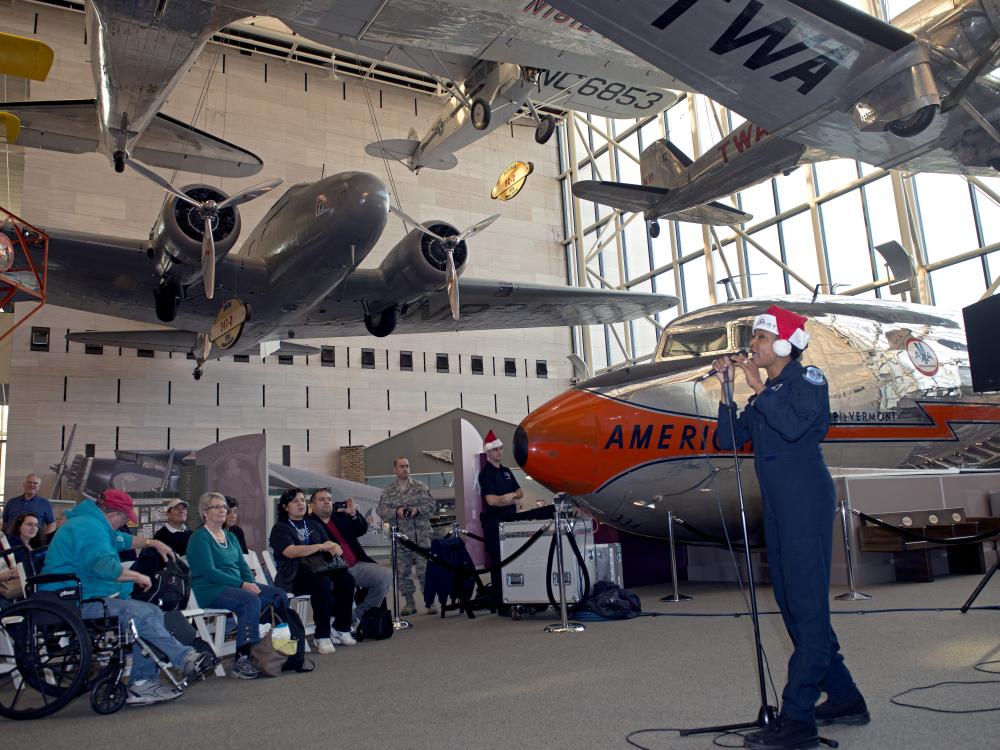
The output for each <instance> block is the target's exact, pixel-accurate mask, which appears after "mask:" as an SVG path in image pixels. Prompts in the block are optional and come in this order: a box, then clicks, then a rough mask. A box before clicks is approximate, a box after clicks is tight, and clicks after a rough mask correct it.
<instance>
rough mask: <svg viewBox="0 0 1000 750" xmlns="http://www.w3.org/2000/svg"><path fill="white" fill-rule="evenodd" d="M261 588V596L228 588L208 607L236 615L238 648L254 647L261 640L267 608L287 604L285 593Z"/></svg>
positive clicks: (262, 585) (270, 587) (261, 585)
mask: <svg viewBox="0 0 1000 750" xmlns="http://www.w3.org/2000/svg"><path fill="white" fill-rule="evenodd" d="M257 585H258V586H260V594H259V595H258V594H251V593H250V592H249V591H245V590H244V589H238V588H236V587H235V586H227V587H226V588H224V589H223V590H222V593H221V594H219V595H218V596H217V597H215V599H213V600H212V603H211V604H209V605H208V606H210V607H212V608H213V609H228V610H229V611H230V612H232V613H233V614H234V615H236V648H240V647H241V646H252V645H253V644H255V643H256V642H257V641H259V640H260V629H259V627H258V625H259V624H260V613H261V610H263V609H264V608H265V607H270V606H274V607H280V606H281V605H282V604H283V603H285V602H287V597H286V595H285V592H284V591H282V590H281V589H279V588H276V587H274V586H265V585H264V584H257Z"/></svg>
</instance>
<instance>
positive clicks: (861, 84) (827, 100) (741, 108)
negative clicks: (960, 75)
mask: <svg viewBox="0 0 1000 750" xmlns="http://www.w3.org/2000/svg"><path fill="white" fill-rule="evenodd" d="M552 4H553V5H555V6H556V7H557V8H559V9H560V10H562V11H564V12H566V13H568V14H570V15H572V16H573V17H574V18H577V19H580V20H581V21H583V22H584V23H586V24H587V25H588V26H590V27H591V28H593V29H594V30H595V31H597V32H599V33H600V34H602V35H604V36H606V37H608V38H609V39H611V40H612V41H615V42H617V43H618V44H620V45H621V46H623V47H624V48H625V49H627V50H629V51H630V52H633V53H635V54H636V55H638V56H639V57H641V58H642V59H644V60H646V61H647V62H649V63H652V64H653V65H656V66H657V67H658V68H659V69H660V70H662V71H665V72H667V73H669V74H671V75H674V76H676V77H677V78H679V79H680V80H682V81H683V82H684V83H686V84H687V85H688V86H689V87H693V88H694V89H696V90H697V91H699V92H701V93H703V94H706V95H707V96H710V97H711V98H712V99H715V100H716V101H718V102H721V103H722V104H724V105H725V106H727V107H729V108H731V109H733V110H735V111H736V112H739V113H740V114H741V115H743V116H744V117H746V118H747V119H750V120H752V121H753V122H756V123H757V124H759V125H760V126H762V127H764V128H766V129H767V130H768V131H769V132H771V133H774V134H777V135H787V134H788V133H790V132H792V131H794V130H797V129H800V128H802V127H804V126H805V125H807V124H809V123H811V122H814V121H816V120H818V119H820V118H821V117H823V116H824V115H825V114H827V113H830V112H834V111H844V110H846V109H847V108H848V107H850V106H851V105H852V104H853V103H854V102H855V101H857V100H858V99H859V98H860V97H861V96H862V95H864V94H865V93H867V92H869V91H870V90H871V89H873V88H875V87H877V86H878V85H879V84H882V83H885V82H887V81H888V80H889V79H890V78H892V77H893V76H895V75H897V74H899V73H901V72H903V71H905V70H907V69H908V68H910V67H912V66H913V65H915V64H917V63H919V62H922V61H925V60H926V59H927V57H926V55H927V52H926V50H924V49H921V48H920V46H919V45H918V44H917V43H916V41H915V40H914V37H913V36H912V35H911V34H909V33H907V32H905V31H903V30H901V29H899V28H897V27H895V26H893V25H891V24H888V23H885V22H884V21H880V20H878V19H876V18H874V17H873V16H870V15H868V14H867V13H864V12H862V11H859V10H856V9H854V8H853V7H851V6H849V5H848V4H847V3H844V2H840V1H839V0H808V2H804V1H803V0H767V2H766V3H762V2H758V0H749V2H747V3H743V2H738V3H730V2H728V0H673V2H670V1H669V0H668V2H663V1H662V0H628V1H627V2H624V1H623V0H553V3H552ZM843 155H847V154H843ZM869 160H870V159H869Z"/></svg>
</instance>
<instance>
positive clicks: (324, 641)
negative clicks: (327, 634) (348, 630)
mask: <svg viewBox="0 0 1000 750" xmlns="http://www.w3.org/2000/svg"><path fill="white" fill-rule="evenodd" d="M334 632H336V631H334ZM316 651H317V652H319V653H321V654H335V653H337V649H336V648H334V646H333V640H332V639H330V638H317V639H316Z"/></svg>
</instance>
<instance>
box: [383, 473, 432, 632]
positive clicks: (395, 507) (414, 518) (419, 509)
mask: <svg viewBox="0 0 1000 750" xmlns="http://www.w3.org/2000/svg"><path fill="white" fill-rule="evenodd" d="M392 470H393V471H394V472H395V474H396V481H395V482H393V483H392V484H391V485H389V486H388V487H386V488H385V489H384V490H383V491H382V497H381V498H379V501H378V514H379V516H380V517H381V518H382V520H383V521H389V522H390V523H392V522H393V521H394V522H395V523H396V524H397V525H398V526H399V530H400V532H401V533H403V534H406V536H407V537H409V539H410V541H412V542H413V543H414V544H418V545H420V546H421V547H430V545H431V515H433V514H434V512H435V511H436V510H437V504H436V503H435V502H434V498H433V497H431V491H430V489H428V487H427V485H426V484H424V483H423V482H421V481H419V480H416V479H410V462H409V460H408V459H406V458H397V459H396V460H395V461H393V462H392ZM397 564H398V570H399V593H400V594H402V595H403V597H404V598H405V600H406V603H405V604H404V605H403V608H402V610H401V611H400V613H399V614H400V615H413V614H416V612H417V603H416V601H414V596H413V595H414V593H415V592H416V586H415V585H414V583H413V578H412V574H413V567H414V565H416V569H417V577H418V578H419V579H420V588H421V590H422V591H424V592H425V594H426V588H425V586H424V581H425V577H426V575H427V559H426V558H425V557H422V556H421V555H418V554H417V553H415V552H413V551H411V550H409V549H407V548H406V547H404V546H403V545H399V549H398V560H397ZM425 604H426V609H425V612H426V613H427V614H429V615H433V614H436V613H437V608H436V607H433V606H432V604H433V602H427V601H426V597H425Z"/></svg>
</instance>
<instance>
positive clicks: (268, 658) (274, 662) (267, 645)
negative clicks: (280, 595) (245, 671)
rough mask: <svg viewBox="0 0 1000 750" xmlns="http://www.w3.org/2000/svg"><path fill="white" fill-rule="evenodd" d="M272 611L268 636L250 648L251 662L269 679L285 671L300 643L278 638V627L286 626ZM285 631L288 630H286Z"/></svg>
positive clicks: (294, 640)
mask: <svg viewBox="0 0 1000 750" xmlns="http://www.w3.org/2000/svg"><path fill="white" fill-rule="evenodd" d="M270 610H271V629H270V630H269V631H267V634H266V635H265V636H264V637H263V638H261V639H260V640H259V641H257V642H256V643H255V644H253V646H251V647H250V662H251V663H252V664H253V665H254V666H255V667H256V668H257V669H258V670H259V671H260V673H261V674H263V675H266V676H267V677H278V676H279V675H280V674H281V672H282V671H283V669H284V667H285V664H286V662H287V661H288V659H289V657H290V656H291V655H294V654H295V653H296V652H297V651H298V647H299V642H298V641H297V640H296V639H294V638H290V637H276V636H275V631H276V630H277V628H278V625H281V624H284V623H282V622H281V618H279V617H278V615H277V613H276V612H275V611H274V607H271V608H270ZM284 630H285V631H287V630H288V628H287V627H286V628H284Z"/></svg>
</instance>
